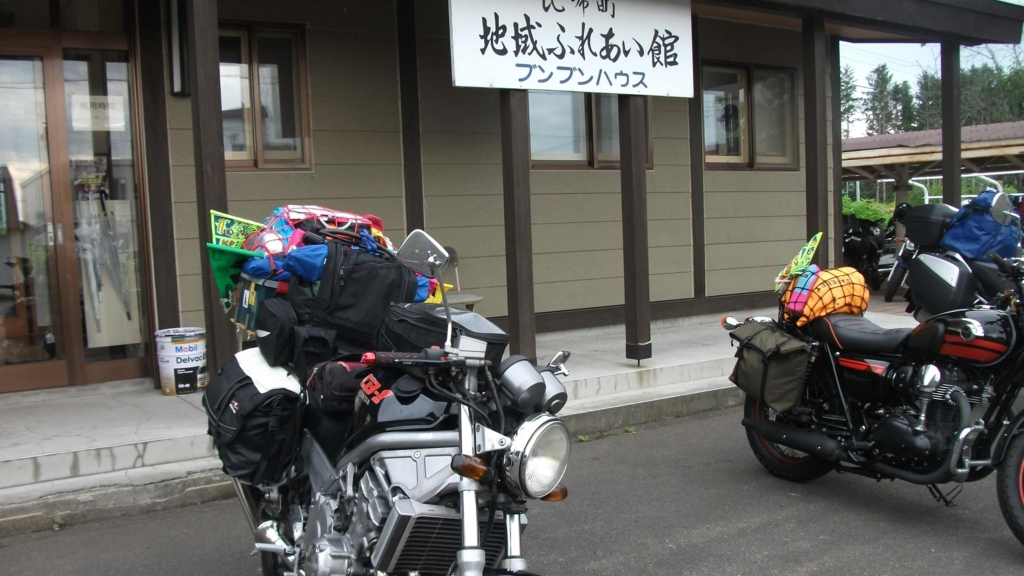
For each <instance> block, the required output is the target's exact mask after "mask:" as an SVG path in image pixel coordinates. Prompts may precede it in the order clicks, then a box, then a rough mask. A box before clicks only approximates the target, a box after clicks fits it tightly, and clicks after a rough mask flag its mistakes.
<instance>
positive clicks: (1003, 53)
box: [839, 0, 1024, 137]
mask: <svg viewBox="0 0 1024 576" xmlns="http://www.w3.org/2000/svg"><path fill="white" fill-rule="evenodd" d="M1000 1H1002V2H1006V3H1008V4H1017V5H1021V6H1024V0H1000ZM990 48H991V52H992V54H994V55H995V57H996V58H997V59H998V60H999V61H1000V62H1003V63H1006V62H1008V61H1009V58H1010V55H1011V51H1012V47H1010V46H1004V45H983V46H977V47H967V46H965V47H963V48H961V50H960V62H961V65H962V66H964V67H970V66H971V65H972V64H973V65H981V64H983V63H985V62H991V55H990V53H989V49H990ZM939 56H940V50H939V45H938V44H925V45H920V44H863V43H856V44H854V43H850V42H843V43H842V45H841V46H840V51H839V58H840V60H841V62H842V65H843V66H846V65H849V66H851V67H852V68H853V71H854V77H855V78H856V79H857V86H859V87H860V88H861V89H865V88H867V80H866V78H867V75H868V74H869V73H870V72H871V70H873V69H874V68H875V67H876V66H878V65H879V64H883V63H884V64H888V66H889V71H890V72H892V77H893V80H894V81H896V82H902V81H904V80H907V81H908V82H910V84H911V86H915V87H916V86H917V77H918V75H920V74H921V71H923V70H930V71H932V72H935V73H936V74H937V73H938V71H939ZM864 130H865V125H864V123H863V122H857V123H856V124H855V125H854V126H853V127H852V133H851V134H850V135H851V136H853V137H857V136H864V135H865V133H864Z"/></svg>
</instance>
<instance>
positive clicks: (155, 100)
mask: <svg viewBox="0 0 1024 576" xmlns="http://www.w3.org/2000/svg"><path fill="white" fill-rule="evenodd" d="M136 14H137V18H138V31H139V32H138V33H139V75H140V77H141V84H142V85H141V86H140V88H141V94H142V105H143V110H144V113H143V114H142V121H143V130H144V132H145V135H146V138H145V146H146V150H145V154H144V155H143V159H144V162H145V168H146V198H147V204H148V205H149V233H150V238H151V239H152V242H151V243H152V246H153V247H154V250H153V252H154V253H155V254H157V255H158V256H159V257H157V258H154V259H153V284H154V289H155V297H156V314H155V320H156V326H154V328H158V329H160V328H175V327H177V326H178V325H179V324H180V323H181V316H180V311H179V307H178V271H177V267H176V266H175V262H176V256H175V242H174V219H173V218H168V217H167V215H168V214H172V213H173V212H174V201H173V198H172V196H171V154H170V149H169V148H170V144H169V142H168V139H167V91H166V87H165V86H164V71H165V62H166V59H165V58H164V47H163V33H162V32H163V30H162V26H163V18H162V17H161V10H160V2H137V3H136Z"/></svg>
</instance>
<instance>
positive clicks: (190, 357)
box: [156, 328, 207, 396]
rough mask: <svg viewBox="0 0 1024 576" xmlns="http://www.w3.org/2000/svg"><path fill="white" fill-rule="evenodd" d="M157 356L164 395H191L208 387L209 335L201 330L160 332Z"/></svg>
mask: <svg viewBox="0 0 1024 576" xmlns="http://www.w3.org/2000/svg"><path fill="white" fill-rule="evenodd" d="M156 357H157V364H158V365H159V367H160V390H161V391H162V392H163V393H164V394H166V395H168V396H174V395H176V394H192V393H194V392H196V391H197V390H199V389H200V388H205V387H206V381H207V372H206V332H205V331H204V330H203V329H202V328H172V329H168V330H160V331H158V332H157V333H156Z"/></svg>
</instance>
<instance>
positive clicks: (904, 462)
mask: <svg viewBox="0 0 1024 576" xmlns="http://www.w3.org/2000/svg"><path fill="white" fill-rule="evenodd" d="M992 262H993V264H994V265H995V266H997V267H998V269H999V271H1000V273H1001V274H1003V275H1004V277H1005V278H1007V279H1008V280H1010V281H1012V283H1013V286H1014V291H1013V293H1012V295H1011V296H1008V301H1007V302H1005V303H1001V304H1002V306H1000V307H1001V308H1003V309H998V308H994V307H982V308H970V309H961V310H955V311H951V312H946V313H944V314H939V315H937V316H935V317H933V318H930V319H929V320H927V321H925V322H924V323H922V324H920V325H919V326H917V327H916V328H914V329H909V328H908V329H884V328H881V327H879V326H877V325H875V324H873V323H872V322H870V321H869V320H867V319H866V318H863V317H861V316H857V315H851V314H829V315H826V316H822V317H819V318H816V319H813V320H811V321H810V322H808V323H806V324H805V325H803V326H797V325H796V323H794V322H792V321H790V320H787V319H786V318H785V317H783V316H782V315H781V314H780V317H779V318H777V319H771V318H754V319H748V320H747V321H745V322H740V321H737V320H735V319H733V318H725V319H724V320H723V326H724V327H725V328H726V329H728V330H730V331H734V332H733V334H732V336H733V338H734V339H738V340H740V345H741V347H742V348H743V350H742V351H741V352H742V354H740V355H738V356H740V357H741V361H740V362H743V360H742V358H743V357H744V356H743V354H747V353H751V354H753V353H756V354H757V355H756V358H757V360H756V362H755V363H754V364H751V366H754V367H755V368H756V366H758V365H760V364H761V362H762V361H763V366H764V368H763V372H761V373H760V375H759V376H757V377H755V381H753V382H751V381H749V376H748V377H747V378H748V381H745V382H743V381H742V378H743V377H742V375H741V377H740V381H738V382H737V384H739V385H741V387H743V388H744V389H746V390H748V395H747V400H746V404H745V407H744V417H743V422H742V424H743V426H744V427H745V428H746V434H747V439H748V441H749V444H750V447H751V449H752V450H753V452H754V455H755V456H756V457H757V459H758V460H759V461H760V463H761V464H762V465H763V466H764V467H765V468H766V469H767V470H768V471H769V472H770V473H771V474H773V475H775V476H777V477H779V478H783V479H785V480H790V481H795V482H805V481H809V480H814V479H816V478H819V477H821V476H823V475H825V474H827V473H829V472H831V471H837V472H848V473H851V474H858V475H861V476H866V477H868V478H872V479H875V480H883V479H900V480H905V481H908V482H912V483H914V484H921V485H925V486H928V487H929V491H930V492H931V493H932V495H933V496H934V497H935V499H936V500H938V501H940V502H943V503H946V504H947V505H950V504H951V503H952V501H953V499H954V498H955V497H956V496H957V494H958V493H959V491H960V489H961V488H962V485H961V486H955V487H953V489H952V490H948V491H943V490H941V489H940V488H939V485H941V484H945V483H956V484H962V483H964V482H974V481H977V480H980V479H982V478H984V477H986V476H988V475H989V474H991V473H992V472H994V471H998V480H997V483H996V486H997V492H998V497H999V504H1000V508H1001V509H1002V512H1003V516H1004V517H1005V519H1006V521H1007V523H1008V524H1009V526H1010V529H1011V530H1012V531H1013V533H1014V535H1015V536H1016V537H1017V539H1018V540H1020V541H1021V542H1022V543H1024V413H1021V414H1019V415H1016V416H1015V414H1014V410H1013V408H1012V406H1013V404H1014V401H1015V399H1016V398H1017V396H1018V394H1019V392H1020V390H1021V387H1022V386H1024V370H1022V369H1024V260H1021V259H1014V260H1012V261H1008V260H1003V259H1002V258H999V257H998V256H995V255H994V254H993V258H992ZM967 277H968V276H961V277H960V278H959V280H958V282H957V286H955V287H951V288H948V289H947V288H946V287H945V286H941V285H940V286H933V287H931V289H930V290H931V291H933V292H936V293H941V294H945V297H946V298H950V299H952V298H955V294H954V293H955V292H956V291H957V290H958V289H960V288H959V287H960V286H961V285H962V283H963V282H966V280H965V279H966V278H967ZM1018 303H1020V304H1018ZM741 327H742V328H741ZM758 335H760V336H758ZM765 335H767V336H765ZM761 336H763V337H765V338H768V337H770V338H771V339H772V340H771V341H772V342H775V344H772V345H771V346H768V345H765V344H764V343H763V342H762V344H761V346H762V349H760V350H758V349H757V348H756V343H757V342H758V339H757V338H759V337H761ZM751 346H754V347H753V348H752V347H751ZM748 351H749V352H748ZM740 362H738V364H737V373H740V372H742V371H741V367H742V366H741V364H740ZM773 366H774V367H773ZM782 369H784V370H783V371H782V372H780V370H782ZM735 375H736V373H734V377H735ZM794 383H796V384H797V385H798V386H796V387H794V386H792V384H794ZM751 390H752V391H753V392H750V391H751ZM976 407H983V408H984V415H983V416H982V417H981V418H980V419H973V418H972V416H971V413H972V410H973V409H974V408H976ZM776 408H778V409H776Z"/></svg>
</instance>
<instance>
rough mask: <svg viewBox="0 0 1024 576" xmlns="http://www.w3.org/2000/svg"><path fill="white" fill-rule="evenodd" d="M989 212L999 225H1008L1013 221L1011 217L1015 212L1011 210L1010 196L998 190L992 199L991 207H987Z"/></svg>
mask: <svg viewBox="0 0 1024 576" xmlns="http://www.w3.org/2000/svg"><path fill="white" fill-rule="evenodd" d="M989 214H991V215H992V218H994V219H995V221H996V222H999V225H1000V226H1009V225H1010V224H1012V223H1013V221H1014V220H1013V218H1014V216H1016V214H1015V213H1014V211H1013V203H1012V202H1010V197H1009V196H1007V195H1006V194H1004V193H1003V192H1000V193H998V194H996V195H995V197H994V198H993V199H992V207H991V208H989Z"/></svg>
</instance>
